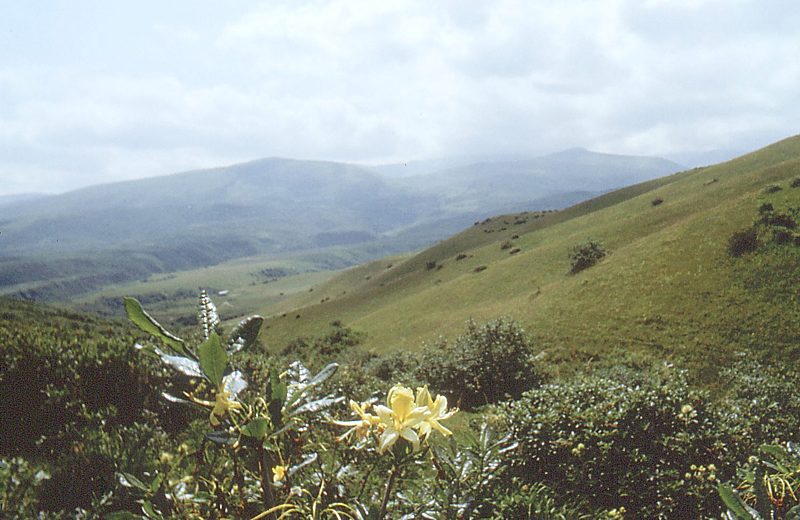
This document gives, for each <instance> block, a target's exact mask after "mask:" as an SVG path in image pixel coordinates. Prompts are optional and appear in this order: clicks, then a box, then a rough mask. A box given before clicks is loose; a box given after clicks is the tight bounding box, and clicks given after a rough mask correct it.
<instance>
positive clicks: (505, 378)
mask: <svg viewBox="0 0 800 520" xmlns="http://www.w3.org/2000/svg"><path fill="white" fill-rule="evenodd" d="M532 353H533V344H532V343H531V340H530V339H529V338H528V336H527V335H526V334H525V331H524V330H522V328H521V327H520V326H519V325H518V324H517V323H516V322H514V321H511V320H507V319H502V318H501V319H499V320H496V321H492V322H489V323H487V324H485V325H482V326H479V325H478V324H476V323H475V322H474V321H469V322H468V323H467V331H466V333H465V334H463V335H461V336H459V337H458V338H457V339H456V340H455V342H453V343H449V342H447V341H446V340H444V339H443V340H440V341H439V342H438V343H437V344H435V345H433V346H429V347H427V348H425V349H424V350H423V352H422V356H421V357H422V359H421V363H420V379H422V380H424V381H428V382H429V383H430V384H431V386H432V387H434V388H435V389H436V390H437V391H438V392H440V393H443V394H445V395H447V396H448V397H450V398H451V399H453V400H455V402H457V403H458V406H460V407H463V408H466V409H473V408H475V407H477V406H480V405H484V404H489V403H496V402H499V401H501V400H503V399H509V398H512V399H515V398H518V397H519V396H520V395H522V393H523V392H524V391H525V390H528V389H530V388H533V387H534V386H537V385H539V384H540V383H541V381H542V376H541V375H540V374H539V372H538V370H536V368H535V366H534V365H533V362H532V359H531V358H532Z"/></svg>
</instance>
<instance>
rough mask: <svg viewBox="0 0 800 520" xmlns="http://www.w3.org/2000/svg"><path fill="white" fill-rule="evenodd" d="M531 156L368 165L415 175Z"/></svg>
mask: <svg viewBox="0 0 800 520" xmlns="http://www.w3.org/2000/svg"><path fill="white" fill-rule="evenodd" d="M525 158H529V157H518V156H511V155H463V156H457V157H445V158H440V159H428V160H421V161H403V162H397V163H387V164H377V165H374V166H367V168H369V169H370V170H372V171H375V172H378V173H380V174H381V175H386V176H388V177H395V178H397V177H413V176H416V175H428V174H431V173H436V172H439V171H442V170H448V169H450V168H458V167H460V166H469V165H470V164H477V163H494V162H502V161H511V160H521V159H525Z"/></svg>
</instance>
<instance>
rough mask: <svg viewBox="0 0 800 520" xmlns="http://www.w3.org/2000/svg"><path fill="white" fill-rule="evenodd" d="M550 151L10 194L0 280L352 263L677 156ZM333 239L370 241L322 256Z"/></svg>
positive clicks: (265, 163) (32, 290)
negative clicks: (555, 158)
mask: <svg viewBox="0 0 800 520" xmlns="http://www.w3.org/2000/svg"><path fill="white" fill-rule="evenodd" d="M587 158H589V160H587ZM545 159H546V160H545ZM545 159H543V161H544V162H542V164H545V163H546V164H547V165H549V166H547V168H549V170H548V169H547V168H545V167H543V166H541V165H540V166H539V167H537V168H539V169H533V168H532V167H530V165H529V164H528V162H518V163H513V162H507V163H483V164H480V165H474V166H473V167H471V168H470V174H469V177H468V178H467V177H466V176H464V178H463V179H460V178H459V177H458V176H455V177H454V175H455V173H454V172H453V171H449V172H442V173H435V174H429V175H426V176H422V177H419V176H418V177H413V178H392V177H390V176H384V175H381V174H379V173H377V172H375V171H371V170H369V169H366V168H363V167H359V166H355V165H349V164H341V163H332V162H320V161H295V160H288V159H277V158H273V159H263V160H258V161H253V162H249V163H244V164H238V165H234V166H229V167H225V168H215V169H210V170H201V171H193V172H185V173H179V174H174V175H168V176H163V177H156V178H148V179H143V180H138V181H129V182H121V183H114V184H106V185H100V186H93V187H89V188H84V189H81V190H77V191H73V192H69V193H65V194H61V195H55V196H47V197H40V198H32V199H29V200H26V201H19V202H15V203H11V204H8V205H0V293H3V294H11V295H14V296H17V297H22V298H27V299H35V300H48V301H59V300H60V301H64V300H69V299H72V298H73V297H75V296H77V295H81V294H86V293H90V292H93V291H96V290H98V289H101V288H103V287H107V286H110V285H116V284H120V283H125V282H130V281H133V280H141V279H145V278H146V277H148V276H149V275H151V274H154V273H168V272H175V271H183V270H187V269H196V268H202V267H206V266H209V265H215V264H218V263H220V262H224V261H226V260H231V259H236V258H242V257H248V256H254V255H260V256H263V255H273V256H276V257H277V256H281V255H283V256H286V255H289V256H298V255H299V256H301V257H303V258H307V257H308V255H315V256H316V258H318V259H319V260H320V261H319V262H318V264H317V265H316V266H311V268H312V269H314V268H316V269H325V268H341V267H344V266H346V265H352V264H353V262H363V261H365V260H368V259H371V258H376V257H380V256H383V255H387V254H393V253H397V252H400V251H409V250H414V249H418V248H420V247H423V246H426V245H429V244H430V243H432V242H433V241H435V240H438V239H441V238H443V237H446V236H448V235H450V234H452V233H454V232H456V231H457V230H459V229H462V228H463V227H464V226H466V225H468V224H469V223H471V222H473V221H474V220H476V219H479V218H484V217H485V216H486V215H490V214H492V213H497V212H501V211H513V210H514V208H517V207H535V208H537V209H550V208H561V207H565V206H568V205H570V204H573V203H575V202H577V201H579V200H583V199H585V198H588V197H591V196H593V195H595V194H597V193H598V192H601V191H606V190H607V189H610V188H612V187H614V186H616V185H618V184H620V183H625V182H626V181H628V180H629V179H630V175H631V171H632V170H633V171H635V176H636V177H637V178H639V177H645V178H652V177H655V176H658V175H662V174H663V173H664V172H665V171H674V170H676V169H678V168H677V165H675V164H674V163H669V162H668V161H663V160H656V159H650V160H642V159H641V158H627V157H621V156H607V155H603V154H594V153H591V152H582V153H581V154H578V155H575V154H573V153H566V155H565V156H564V157H561V160H560V162H558V164H551V163H552V160H551V159H547V158H545ZM537 164H538V163H537ZM545 170H546V172H547V175H544V174H543V173H542V171H545ZM559 172H561V173H559ZM543 175H544V176H543ZM545 177H547V179H549V180H547V181H546V182H545ZM573 177H574V178H575V179H576V180H572V178H573ZM440 178H441V179H440ZM442 179H444V181H442ZM522 179H527V180H525V181H524V182H521V180H522ZM587 179H593V181H591V182H589V181H588V180H587ZM487 184H488V185H495V184H496V185H497V186H506V187H510V188H511V191H510V192H509V191H508V190H505V191H504V190H502V189H500V188H497V189H491V190H487V189H485V186H486V185H487ZM331 248H355V249H357V250H358V251H360V253H359V254H356V255H341V254H340V253H339V252H338V251H334V252H333V253H331V256H330V257H328V258H324V255H325V254H326V252H330V250H331ZM348 256H349V257H350V259H349V260H346V259H345V258H346V257H348ZM348 262H349V263H348Z"/></svg>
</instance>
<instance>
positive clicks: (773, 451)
mask: <svg viewBox="0 0 800 520" xmlns="http://www.w3.org/2000/svg"><path fill="white" fill-rule="evenodd" d="M759 449H760V450H761V451H762V452H764V453H766V454H767V455H771V456H773V457H775V459H777V460H780V459H782V458H784V457H786V451H785V450H784V449H783V447H781V446H776V445H774V444H762V445H761V446H760V447H759Z"/></svg>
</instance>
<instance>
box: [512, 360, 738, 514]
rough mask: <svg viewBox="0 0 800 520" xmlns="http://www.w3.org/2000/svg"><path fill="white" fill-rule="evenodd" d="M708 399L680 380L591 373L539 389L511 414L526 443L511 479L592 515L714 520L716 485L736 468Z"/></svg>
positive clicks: (517, 434)
mask: <svg viewBox="0 0 800 520" xmlns="http://www.w3.org/2000/svg"><path fill="white" fill-rule="evenodd" d="M706 402H707V399H706V397H705V396H704V395H702V394H697V393H693V392H690V391H689V390H688V389H687V385H686V383H685V380H684V378H683V377H680V376H678V375H676V376H675V377H673V378H671V379H670V380H669V381H663V382H661V381H657V380H653V379H652V378H651V379H649V380H648V379H642V380H641V381H640V382H638V383H636V384H633V383H620V382H617V381H613V380H610V379H605V378H603V377H598V376H585V377H580V378H578V379H576V380H574V381H571V382H562V383H558V384H549V385H545V386H542V387H541V388H538V389H534V390H531V391H530V392H528V393H526V394H525V395H524V396H523V397H522V399H520V400H518V401H516V402H512V403H509V404H507V405H506V406H505V407H504V410H505V415H506V417H507V420H508V423H509V425H510V427H511V429H512V432H513V435H514V439H515V440H516V441H517V442H519V449H518V450H517V451H515V452H514V454H513V460H512V466H513V469H512V473H513V474H514V475H516V476H517V477H518V478H521V479H523V480H524V481H525V482H526V483H528V484H531V485H533V484H535V483H537V482H542V483H544V484H546V485H547V486H548V487H550V488H551V489H554V490H558V492H559V493H560V494H561V496H563V497H564V498H565V499H567V500H585V501H586V502H587V503H588V506H589V507H590V509H591V510H601V511H602V510H612V509H618V508H620V507H624V508H625V510H626V511H628V513H629V514H630V517H631V518H700V517H707V516H710V515H716V514H718V513H719V511H720V508H721V506H720V502H719V498H718V497H717V495H716V481H717V479H718V478H720V477H722V478H728V477H729V476H730V475H731V474H732V469H731V467H730V465H729V462H730V460H731V459H730V456H729V453H728V449H727V447H726V444H725V435H726V434H727V433H728V432H727V431H725V429H724V428H722V427H721V426H720V424H719V421H718V420H717V416H716V414H715V413H714V411H713V410H710V409H709V408H707V406H706Z"/></svg>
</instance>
